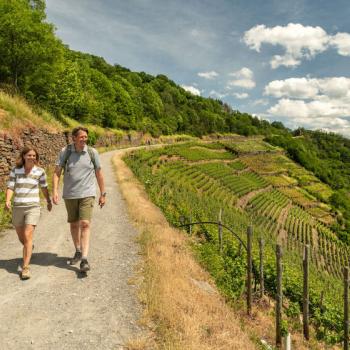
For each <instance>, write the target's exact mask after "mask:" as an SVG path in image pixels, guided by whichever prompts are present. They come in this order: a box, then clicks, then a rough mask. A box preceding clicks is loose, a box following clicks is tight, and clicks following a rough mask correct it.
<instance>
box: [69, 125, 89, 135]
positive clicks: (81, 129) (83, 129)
mask: <svg viewBox="0 0 350 350" xmlns="http://www.w3.org/2000/svg"><path fill="white" fill-rule="evenodd" d="M79 131H85V132H86V134H87V135H89V130H88V129H87V128H84V127H83V126H77V127H76V128H74V129H73V130H72V135H73V136H77V135H78V133H79Z"/></svg>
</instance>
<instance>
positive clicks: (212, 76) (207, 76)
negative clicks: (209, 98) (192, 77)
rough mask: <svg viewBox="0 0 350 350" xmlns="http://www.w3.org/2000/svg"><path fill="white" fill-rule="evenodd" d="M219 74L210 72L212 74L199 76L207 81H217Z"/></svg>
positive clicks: (199, 74)
mask: <svg viewBox="0 0 350 350" xmlns="http://www.w3.org/2000/svg"><path fill="white" fill-rule="evenodd" d="M218 75H219V74H218V73H216V72H215V71H210V72H200V73H198V76H200V77H202V78H205V79H209V80H212V79H215V78H216V77H217V76H218Z"/></svg>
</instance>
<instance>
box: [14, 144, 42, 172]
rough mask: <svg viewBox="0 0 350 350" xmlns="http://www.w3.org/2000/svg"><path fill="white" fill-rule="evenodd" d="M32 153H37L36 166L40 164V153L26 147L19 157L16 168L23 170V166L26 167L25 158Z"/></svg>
mask: <svg viewBox="0 0 350 350" xmlns="http://www.w3.org/2000/svg"><path fill="white" fill-rule="evenodd" d="M30 151H34V152H35V164H38V163H39V153H38V151H37V150H36V149H35V148H34V147H32V146H24V147H23V149H22V151H21V154H20V155H19V157H18V159H17V161H16V168H22V166H24V162H25V160H24V156H25V155H26V154H27V153H28V152H30Z"/></svg>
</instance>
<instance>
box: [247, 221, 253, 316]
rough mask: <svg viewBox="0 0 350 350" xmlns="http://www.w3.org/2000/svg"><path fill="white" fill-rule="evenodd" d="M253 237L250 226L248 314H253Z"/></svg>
mask: <svg viewBox="0 0 350 350" xmlns="http://www.w3.org/2000/svg"><path fill="white" fill-rule="evenodd" d="M252 236H253V227H252V226H248V229H247V313H248V315H251V314H252V274H253V272H252V270H253V262H252Z"/></svg>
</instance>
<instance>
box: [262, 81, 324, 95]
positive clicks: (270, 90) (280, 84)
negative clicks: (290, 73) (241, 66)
mask: <svg viewBox="0 0 350 350" xmlns="http://www.w3.org/2000/svg"><path fill="white" fill-rule="evenodd" d="M318 92H319V90H318V87H317V81H316V79H307V78H290V79H286V80H274V81H271V82H270V83H269V84H268V85H267V86H265V89H264V95H270V96H274V97H291V98H302V99H306V98H314V97H315V96H316V95H317V94H318Z"/></svg>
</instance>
